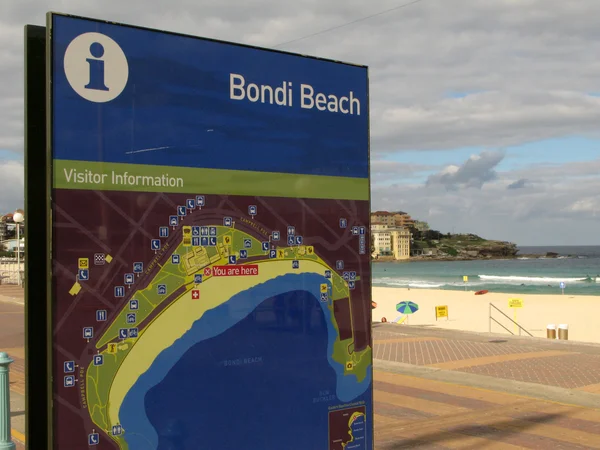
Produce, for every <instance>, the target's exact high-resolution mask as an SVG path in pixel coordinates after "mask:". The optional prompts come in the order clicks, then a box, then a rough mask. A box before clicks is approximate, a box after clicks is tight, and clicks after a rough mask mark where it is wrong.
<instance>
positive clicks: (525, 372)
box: [459, 354, 600, 389]
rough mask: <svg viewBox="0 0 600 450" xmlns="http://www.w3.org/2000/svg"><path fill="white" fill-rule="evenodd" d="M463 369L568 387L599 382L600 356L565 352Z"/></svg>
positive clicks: (468, 371) (573, 387)
mask: <svg viewBox="0 0 600 450" xmlns="http://www.w3.org/2000/svg"><path fill="white" fill-rule="evenodd" d="M459 370H460V371H461V372H466V373H474V374H479V375H487V376H491V377H496V378H506V379H510V380H516V381H526V382H530V383H538V384H543V385H547V386H558V387H562V388H567V389H575V388H582V387H585V386H589V385H592V384H597V383H600V356H593V355H580V354H572V355H563V356H553V357H549V358H533V359H526V360H521V361H506V362H496V363H493V364H487V365H483V366H474V367H465V368H462V369H459Z"/></svg>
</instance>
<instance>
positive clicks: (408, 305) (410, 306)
mask: <svg viewBox="0 0 600 450" xmlns="http://www.w3.org/2000/svg"><path fill="white" fill-rule="evenodd" d="M418 310H419V305H417V304H416V303H413V302H400V303H398V304H397V305H396V311H398V312H399V313H401V314H412V313H415V312H417V311H418Z"/></svg>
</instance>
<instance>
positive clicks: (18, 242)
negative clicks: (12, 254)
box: [17, 223, 21, 286]
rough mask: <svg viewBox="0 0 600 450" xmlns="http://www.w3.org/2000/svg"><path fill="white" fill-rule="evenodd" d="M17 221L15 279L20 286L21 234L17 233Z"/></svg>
mask: <svg viewBox="0 0 600 450" xmlns="http://www.w3.org/2000/svg"><path fill="white" fill-rule="evenodd" d="M19 225H20V224H19V223H17V277H18V278H17V279H18V280H19V281H18V283H19V286H21V236H20V233H19Z"/></svg>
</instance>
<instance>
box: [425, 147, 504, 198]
mask: <svg viewBox="0 0 600 450" xmlns="http://www.w3.org/2000/svg"><path fill="white" fill-rule="evenodd" d="M504 155H505V154H504V152H502V151H484V152H482V153H481V154H480V155H472V156H471V157H470V158H469V159H468V160H467V161H466V162H465V163H464V164H463V165H462V166H454V165H450V166H447V167H446V168H444V169H443V170H442V171H441V172H439V173H437V174H434V175H431V176H430V177H429V178H428V179H427V183H426V185H427V186H433V185H442V186H445V187H446V188H447V189H458V188H478V189H481V187H482V186H483V185H484V184H485V183H487V182H489V181H492V180H495V179H496V178H497V176H498V174H497V172H496V171H495V170H494V168H495V167H496V166H497V165H498V164H499V163H500V161H502V160H503V159H504Z"/></svg>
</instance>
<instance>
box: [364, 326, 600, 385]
mask: <svg viewBox="0 0 600 450" xmlns="http://www.w3.org/2000/svg"><path fill="white" fill-rule="evenodd" d="M373 335H374V345H373V347H374V348H373V354H374V358H375V359H379V360H385V361H392V362H399V363H405V364H412V365H418V366H433V367H437V368H441V369H448V370H455V371H459V372H463V373H469V374H477V375H486V376H491V377H495V378H502V379H508V380H515V381H524V382H529V383H537V384H541V385H546V386H556V387H561V388H567V389H575V388H577V389H582V390H586V389H585V388H586V387H590V389H587V390H589V391H590V392H593V391H595V390H598V386H599V385H600V346H593V345H587V344H577V343H571V342H567V343H565V342H556V341H546V340H542V339H527V338H508V337H507V338H506V339H499V338H498V337H491V336H485V335H481V334H479V335H478V334H469V333H462V332H460V331H455V330H440V329H435V330H433V329H423V328H419V327H410V326H404V325H391V324H390V325H383V326H381V325H380V326H378V327H376V328H374V330H373ZM594 385H595V388H594V390H592V387H593V386H594Z"/></svg>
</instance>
